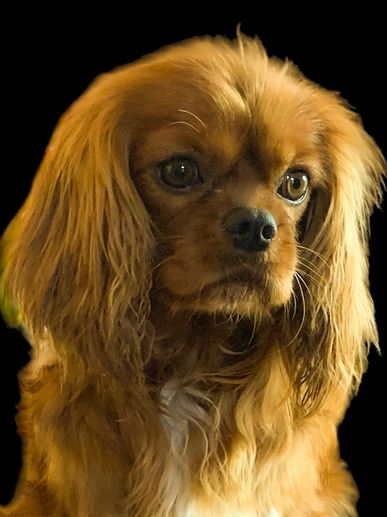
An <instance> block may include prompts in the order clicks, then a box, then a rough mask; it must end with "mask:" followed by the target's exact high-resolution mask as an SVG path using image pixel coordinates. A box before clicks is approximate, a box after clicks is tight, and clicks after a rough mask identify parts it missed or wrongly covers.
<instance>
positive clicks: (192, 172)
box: [158, 157, 203, 190]
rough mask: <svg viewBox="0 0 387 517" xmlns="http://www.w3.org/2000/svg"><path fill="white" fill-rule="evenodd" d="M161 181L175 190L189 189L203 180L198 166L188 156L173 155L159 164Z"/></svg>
mask: <svg viewBox="0 0 387 517" xmlns="http://www.w3.org/2000/svg"><path fill="white" fill-rule="evenodd" d="M158 169H159V175H160V178H161V180H162V181H163V183H165V184H166V185H168V186H169V187H172V188H174V189H177V190H190V189H191V188H192V187H194V186H195V185H198V184H199V183H202V182H203V179H202V177H201V175H200V172H199V167H198V165H197V163H195V162H194V161H193V160H191V159H190V158H184V157H175V158H171V159H169V160H166V161H164V162H161V163H160V164H159V168H158Z"/></svg>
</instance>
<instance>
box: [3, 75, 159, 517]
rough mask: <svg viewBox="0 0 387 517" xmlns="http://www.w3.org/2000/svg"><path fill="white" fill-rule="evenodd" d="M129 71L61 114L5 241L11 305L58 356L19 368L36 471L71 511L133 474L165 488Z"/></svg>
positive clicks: (90, 506)
mask: <svg viewBox="0 0 387 517" xmlns="http://www.w3.org/2000/svg"><path fill="white" fill-rule="evenodd" d="M132 78H133V73H132V68H131V69H130V70H128V69H127V68H126V67H125V68H124V69H122V70H119V71H117V72H115V73H113V74H109V76H107V77H106V78H105V77H101V78H99V79H98V80H97V81H96V83H94V84H93V85H92V86H91V88H90V89H89V90H88V91H87V92H86V93H85V94H84V95H83V96H82V97H80V99H79V100H78V101H77V102H76V103H75V104H74V105H73V106H72V107H71V108H70V110H69V111H68V112H67V113H66V114H65V115H64V116H63V118H62V119H61V121H60V122H59V124H58V127H57V129H56V131H55V132H54V135H53V137H52V140H51V142H50V144H49V146H48V148H47V152H46V155H45V157H44V159H43V162H42V165H41V168H40V169H39V171H38V173H37V176H36V178H35V180H34V183H33V186H32V190H31V192H30V195H29V196H28V198H27V200H26V202H25V204H24V206H23V207H22V208H21V210H20V212H19V213H18V214H17V216H16V218H15V219H14V221H13V222H12V223H11V225H10V226H9V228H8V230H7V231H6V233H5V235H4V237H3V239H2V243H1V246H2V275H1V284H0V289H1V297H2V299H3V309H4V310H5V312H8V316H11V317H10V318H9V319H13V321H11V323H13V324H14V325H17V324H18V325H21V326H22V327H23V329H24V331H25V332H26V334H27V337H28V339H29V340H30V342H31V343H32V345H33V348H36V350H37V351H38V352H39V350H40V349H41V347H42V343H43V344H44V347H43V348H44V349H45V352H44V354H45V355H47V353H48V357H49V358H50V359H51V360H52V363H53V364H54V366H55V367H54V368H50V365H48V366H47V367H46V368H44V369H42V370H39V371H37V372H35V373H34V369H33V368H32V370H30V369H27V370H26V371H25V372H23V374H22V376H21V378H20V380H21V383H22V386H23V404H22V409H23V408H24V410H22V411H21V412H20V415H19V422H20V423H21V428H22V429H27V430H28V429H30V422H34V428H33V433H31V434H30V433H29V431H27V440H25V443H27V451H28V450H30V449H31V451H32V452H33V455H34V465H40V464H41V465H43V464H44V469H42V471H41V472H40V473H37V474H36V476H37V478H36V479H37V481H38V482H39V483H41V482H42V483H43V484H44V481H45V479H47V480H48V484H49V485H50V486H57V487H58V491H60V493H61V494H62V498H63V501H66V504H67V506H66V511H67V512H68V513H69V514H71V515H73V514H74V515H75V514H77V515H78V514H81V513H84V511H86V510H85V509H86V508H87V512H88V511H90V512H91V514H93V515H96V514H99V513H109V512H110V511H111V508H112V507H114V505H115V504H116V501H118V500H122V498H123V496H124V495H123V494H122V493H121V492H120V493H117V492H118V491H120V490H121V491H122V489H123V487H126V488H127V490H128V493H130V494H131V495H132V496H133V497H132V499H133V501H134V500H135V501H136V504H139V503H138V500H140V499H141V497H144V499H148V500H152V501H158V500H159V498H158V497H157V494H158V490H161V489H162V483H161V482H160V479H161V478H162V474H163V473H162V470H161V469H162V468H164V465H161V463H162V461H161V459H160V458H163V457H165V455H164V456H163V455H162V454H160V451H161V450H162V447H163V444H162V440H163V437H162V436H160V434H157V433H155V432H154V429H155V428H156V426H157V425H158V424H157V421H156V419H157V416H155V415H156V411H155V404H154V402H153V401H152V399H151V395H150V394H149V390H148V389H147V387H146V385H145V379H144V362H145V361H146V360H147V359H148V358H149V354H150V348H151V346H152V342H153V328H152V326H151V324H150V322H149V306H150V302H149V291H150V288H151V258H152V254H153V236H152V229H151V222H150V218H149V216H148V213H147V211H146V209H145V207H144V205H143V203H142V200H141V198H140V196H139V194H138V193H137V191H136V189H135V187H134V184H133V181H132V178H131V176H130V171H129V149H130V139H131V135H130V131H131V128H132V127H133V122H131V120H130V117H131V113H130V108H129V106H128V103H129V100H128V93H127V92H128V91H130V88H131V81H132ZM15 307H16V309H15ZM11 312H12V314H10V313H11ZM16 314H17V315H18V317H17V318H15V315H16ZM6 317H7V315H6ZM47 350H48V352H47ZM42 379H43V380H42ZM129 380H130V382H128V381H129ZM32 392H33V396H30V393H32ZM38 392H39V393H38ZM90 397H92V400H93V404H90ZM148 430H149V431H148ZM23 434H24V431H23ZM139 436H141V437H142V440H141V442H138V437H139ZM91 437H92V438H91ZM30 443H31V445H29V444H30ZM47 451H49V453H48V454H47ZM107 451H109V452H107ZM157 458H159V460H158V459H157ZM95 463H96V464H98V469H94V470H90V466H91V465H94V464H95ZM128 464H130V465H131V469H130V472H128ZM144 464H151V465H152V467H151V468H152V469H153V470H154V471H155V472H156V471H157V469H158V468H160V472H159V474H156V475H155V476H153V477H152V476H149V469H143V468H142V466H143V465H144ZM106 472H114V473H115V475H114V476H107V479H105V477H106V475H105V474H106ZM157 472H158V471H157ZM26 475H28V476H29V477H28V481H29V482H31V479H30V478H31V476H34V474H33V472H32V471H31V472H30V471H28V472H27V474H26ZM63 479H66V480H67V482H66V486H64V485H63ZM153 479H154V480H155V481H154V483H153V481H152V480H153ZM32 481H33V479H32ZM21 486H23V484H21ZM137 491H138V493H137ZM132 499H131V501H132ZM131 501H129V502H128V503H127V504H128V508H130V509H131V506H130V505H131V504H135V503H133V501H132V502H131ZM155 504H156V503H155ZM157 504H158V503H157ZM105 510H106V511H105ZM132 510H133V509H131V510H130V512H131V513H134V510H133V511H132ZM152 511H153V507H151V509H150V512H152ZM155 512H156V510H155Z"/></svg>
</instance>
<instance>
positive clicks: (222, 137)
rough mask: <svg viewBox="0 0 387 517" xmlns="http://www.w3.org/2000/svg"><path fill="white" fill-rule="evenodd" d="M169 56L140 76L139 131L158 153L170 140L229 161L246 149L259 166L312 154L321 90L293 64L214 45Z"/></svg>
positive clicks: (319, 124)
mask: <svg viewBox="0 0 387 517" xmlns="http://www.w3.org/2000/svg"><path fill="white" fill-rule="evenodd" d="M212 50H213V52H212ZM167 57H168V55H167V56H165V57H164V58H163V59H161V60H159V61H158V60H157V59H156V60H155V61H153V62H150V63H147V64H145V65H144V66H143V69H142V74H140V76H139V77H140V78H139V80H140V81H141V88H140V89H139V95H140V98H139V99H138V100H137V106H136V120H137V125H138V131H137V133H138V134H139V135H140V138H143V140H146V142H147V143H148V144H149V145H152V142H153V144H154V147H155V149H154V150H155V151H157V148H160V152H161V151H163V150H164V149H163V146H165V147H168V145H169V143H170V141H171V140H174V141H175V143H176V141H177V142H179V143H180V145H181V146H182V147H184V146H194V147H196V148H198V149H199V150H200V149H201V148H203V150H204V151H207V152H208V151H210V150H212V152H213V153H215V154H218V155H219V157H221V158H222V159H223V160H225V161H229V162H232V161H233V160H234V159H237V158H238V156H240V155H241V153H243V154H245V155H246V154H248V155H249V157H250V158H251V159H252V160H254V161H257V162H259V163H260V164H261V165H262V166H263V167H264V168H266V167H267V166H268V165H269V164H270V166H273V165H274V164H276V163H278V165H279V164H280V163H282V162H284V163H290V162H292V161H295V160H299V159H302V157H308V156H309V155H314V154H315V153H316V148H317V147H318V146H319V144H320V142H321V139H322V133H323V131H322V121H321V119H320V117H319V111H320V108H319V102H318V96H317V95H316V90H315V89H313V88H312V87H311V86H310V85H309V84H308V83H307V82H306V81H304V80H303V79H302V78H301V76H299V75H298V76H297V75H296V74H295V73H294V72H292V70H291V68H289V67H290V65H288V64H285V63H280V62H272V61H270V60H268V59H267V58H266V57H265V56H264V55H263V54H262V53H261V52H260V51H258V50H256V51H255V53H254V52H253V51H251V52H250V55H249V56H248V59H246V56H244V57H242V55H240V54H239V53H238V52H237V50H236V49H230V48H228V49H227V51H226V50H225V49H222V52H220V51H219V50H218V49H216V48H215V47H214V48H213V49H211V47H210V48H207V51H206V52H205V53H202V54H199V55H193V56H190V54H189V52H188V53H187V54H186V55H184V54H183V55H179V56H178V57H173V55H172V57H171V58H170V59H167ZM166 150H167V149H166Z"/></svg>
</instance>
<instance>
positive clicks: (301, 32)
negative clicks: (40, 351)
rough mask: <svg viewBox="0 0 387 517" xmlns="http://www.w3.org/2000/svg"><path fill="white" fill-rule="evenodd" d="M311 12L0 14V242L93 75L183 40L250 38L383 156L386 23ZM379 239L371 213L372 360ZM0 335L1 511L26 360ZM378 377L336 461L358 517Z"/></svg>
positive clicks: (22, 350)
mask: <svg viewBox="0 0 387 517" xmlns="http://www.w3.org/2000/svg"><path fill="white" fill-rule="evenodd" d="M313 5H314V7H313V9H314V11H313V12H312V11H301V10H300V12H297V11H295V10H293V9H291V10H288V11H287V12H284V11H283V8H282V7H280V6H278V8H277V10H276V12H272V13H267V12H261V11H260V9H259V6H256V7H255V8H254V9H253V8H251V9H249V10H246V11H245V12H243V11H240V12H236V11H235V9H231V8H228V9H226V8H225V7H224V6H223V7H222V9H221V10H218V11H216V12H214V13H213V14H211V15H210V14H209V13H208V12H207V10H206V9H205V8H204V7H201V6H199V5H198V4H195V5H194V6H193V5H192V6H190V5H186V4H184V5H183V4H180V5H178V6H177V7H176V8H174V9H173V8H171V9H169V10H168V11H167V10H166V6H163V9H159V10H158V11H157V12H156V11H155V9H154V8H153V7H151V6H149V9H148V11H149V12H148V13H146V14H145V13H141V14H140V13H138V12H130V11H129V12H125V11H124V9H123V7H121V8H120V9H118V8H117V10H116V11H114V10H113V9H110V10H109V11H106V12H105V10H102V9H101V10H100V11H99V12H97V11H98V8H97V7H94V8H93V12H90V13H88V15H87V16H86V15H84V14H83V15H82V16H81V14H80V13H79V12H78V10H75V9H72V8H71V7H68V8H67V10H66V11H62V12H61V11H60V10H58V11H57V12H56V13H53V12H51V11H50V9H49V8H47V9H46V11H44V12H41V13H39V12H37V11H36V10H35V11H34V12H26V11H25V8H23V9H22V8H20V12H12V13H8V14H7V15H6V16H5V17H4V19H3V25H4V27H3V28H5V29H6V34H5V36H4V38H3V39H4V41H3V45H2V48H3V58H2V63H1V69H2V76H3V79H2V82H3V87H5V93H3V98H2V100H3V106H2V107H3V110H2V112H3V117H2V126H3V127H2V129H3V137H2V142H3V146H4V147H3V167H2V173H1V178H2V182H1V190H0V194H1V196H0V215H1V219H0V232H2V231H3V230H4V229H5V226H6V224H7V223H8V222H9V221H10V219H11V218H12V217H13V215H14V214H15V213H16V211H17V209H18V208H19V206H20V205H21V203H22V201H23V200H24V199H25V197H26V196H27V194H28V192H29V189H30V186H31V181H32V178H33V176H34V173H35V171H36V169H37V167H38V165H39V162H40V160H41V157H42V154H43V151H44V149H45V147H46V145H47V143H48V140H49V138H50V135H51V133H52V130H53V128H54V126H55V124H56V122H57V120H58V118H59V116H60V115H61V114H62V113H63V112H64V110H65V109H66V108H67V107H68V106H69V105H70V104H71V102H72V101H73V100H75V99H76V98H77V97H78V96H79V95H80V94H81V93H82V92H83V91H84V89H85V88H86V87H87V85H88V84H89V83H90V81H91V80H92V79H93V78H94V77H95V76H96V75H98V74H100V73H102V72H105V71H108V70H110V69H112V68H114V67H115V66H118V65H121V64H124V63H127V62H130V61H132V60H134V59H136V58H138V57H140V56H141V55H143V54H144V53H148V52H151V51H153V50H155V49H157V48H159V47H160V46H162V45H165V44H168V43H173V42H175V41H179V40H181V39H185V38H187V37H191V36H195V35H201V34H211V35H215V34H223V35H226V36H229V37H234V35H235V32H236V26H237V24H238V23H239V22H241V29H242V31H243V32H245V33H246V34H249V35H254V34H258V35H259V37H260V38H261V39H262V41H263V43H264V45H265V46H266V48H267V50H268V53H269V54H270V55H277V56H278V57H281V58H284V57H289V58H290V59H291V60H292V61H294V62H295V63H296V64H297V65H298V66H299V67H300V69H301V70H302V71H303V72H304V73H305V75H306V76H307V77H309V78H310V79H312V80H314V81H316V82H317V83H320V84H321V85H323V86H325V87H327V88H329V89H333V90H337V91H340V92H341V93H342V95H343V97H344V98H346V99H347V100H348V101H349V102H350V104H351V105H352V106H354V107H356V109H357V111H359V113H360V114H361V116H362V119H363V122H364V125H365V128H366V130H367V131H368V132H369V133H370V134H371V135H372V136H373V137H374V138H375V139H376V141H377V143H378V144H379V146H380V147H381V148H382V149H383V150H384V152H385V154H386V150H387V142H386V131H385V123H384V122H385V117H386V100H385V96H386V91H387V89H386V82H385V79H384V77H383V76H384V69H385V68H386V67H385V62H386V58H385V54H386V50H387V49H386V44H385V31H386V28H385V27H384V24H383V20H384V16H382V14H381V13H380V12H377V11H375V10H374V8H373V7H372V6H371V5H368V7H366V8H365V7H364V6H363V7H362V10H361V11H360V10H359V12H354V11H351V12H346V13H345V14H340V13H339V12H337V11H336V10H335V9H333V8H330V7H329V6H328V5H325V6H324V7H323V6H316V5H315V4H314V3H313ZM207 9H208V8H207ZM4 144H5V145H4ZM384 206H385V204H384ZM385 228H386V226H385V214H383V212H382V211H377V212H375V214H374V215H373V217H372V233H371V258H370V265H371V272H370V280H371V291H372V295H373V298H374V300H375V305H376V316H377V321H378V325H379V331H380V338H381V346H382V350H383V348H384V349H385V344H386V333H385V330H384V328H383V320H384V319H385V316H386V310H385V308H386V302H385V299H384V290H385V288H384V284H385V278H386V275H385V266H386V264H387V250H386V245H385V242H383V240H384V239H383V236H384V235H385V231H386V230H385ZM382 266H384V267H382ZM0 328H1V337H0V379H1V382H2V386H3V388H2V391H1V395H0V404H1V407H0V419H1V427H0V432H1V439H0V475H1V478H0V502H1V503H5V502H7V501H8V500H9V499H10V497H11V495H12V492H13V488H14V484H15V482H16V479H17V475H18V471H19V468H20V442H19V440H18V438H17V435H16V432H15V425H14V414H15V404H16V403H17V400H18V389H17V372H18V370H19V369H20V368H21V367H22V366H23V365H24V364H25V363H26V362H27V360H28V345H27V344H26V343H25V341H24V340H23V338H22V337H21V336H20V335H19V334H18V333H17V332H16V331H14V330H10V329H7V328H6V326H5V324H4V323H3V322H2V321H0ZM383 345H384V346H383ZM385 374H386V370H385V359H384V358H383V356H382V357H380V356H379V355H378V354H377V353H376V352H375V351H374V350H373V351H372V353H371V355H370V366H369V369H368V372H367V373H366V375H365V377H364V380H363V383H362V386H361V390H360V393H359V395H358V396H357V397H356V398H355V400H354V401H353V403H352V405H351V407H350V409H349V410H348V412H347V415H346V418H345V421H344V423H343V425H342V426H341V428H340V439H341V440H340V441H341V450H342V456H343V457H344V458H345V460H346V461H347V462H348V464H349V466H350V469H351V471H352V473H353V474H354V477H355V479H356V482H357V484H358V486H359V489H360V493H361V499H360V503H359V512H360V515H361V516H366V517H369V516H370V517H372V516H374V515H375V516H377V515H380V514H381V513H383V512H384V511H385V504H384V499H385V493H384V492H385V490H386V486H385V482H383V481H384V480H383V476H384V475H385V474H384V473H383V470H385V465H386V459H385V452H386V448H385V442H386V424H385V423H384V421H382V417H383V418H384V416H385V407H386V398H385V394H384V390H385V387H386V386H385V385H386V383H385ZM379 470H380V472H379ZM382 509H383V510H382Z"/></svg>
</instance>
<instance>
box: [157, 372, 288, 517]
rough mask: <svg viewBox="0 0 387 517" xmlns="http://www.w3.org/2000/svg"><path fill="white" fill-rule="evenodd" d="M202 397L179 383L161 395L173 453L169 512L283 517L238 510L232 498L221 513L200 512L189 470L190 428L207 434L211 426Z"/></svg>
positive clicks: (186, 516) (194, 516)
mask: <svg viewBox="0 0 387 517" xmlns="http://www.w3.org/2000/svg"><path fill="white" fill-rule="evenodd" d="M202 397H203V394H201V393H199V392H197V391H195V389H194V388H192V387H190V386H184V387H182V386H179V383H178V382H177V381H170V382H168V383H167V384H166V385H165V386H164V388H163V389H162V392H161V398H162V401H163V403H164V404H165V406H166V407H167V408H168V415H164V416H163V417H162V423H163V426H164V429H165V430H166V432H167V434H168V436H169V439H170V444H171V453H172V454H171V458H170V460H171V463H170V467H169V469H170V470H169V474H168V482H167V490H166V492H167V493H166V497H165V501H166V508H167V509H172V508H174V509H177V514H176V515H177V517H214V516H216V517H281V514H280V513H279V512H278V511H277V510H275V509H274V508H272V509H270V510H268V511H265V512H264V513H262V512H259V513H258V511H254V510H251V509H244V508H238V507H235V506H236V505H235V503H231V498H230V504H228V502H227V501H222V502H221V509H220V507H216V508H215V507H209V508H208V509H207V508H203V506H202V505H201V506H200V508H199V506H198V504H197V502H196V501H195V500H194V498H193V497H192V494H191V493H190V492H189V489H187V487H189V486H190V476H191V473H190V472H189V469H188V466H187V464H188V462H187V452H189V451H187V447H188V441H189V428H190V425H194V426H197V427H198V428H199V429H203V430H204V429H205V428H206V424H207V423H208V421H207V419H208V415H207V413H206V412H205V411H204V409H203V408H202V407H201V405H200V404H199V403H198V401H199V400H200V398H202ZM203 432H204V431H203ZM234 495H235V494H234ZM232 499H233V500H236V499H237V498H235V497H233V498H232ZM249 506H250V505H249ZM250 507H251V506H250Z"/></svg>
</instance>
